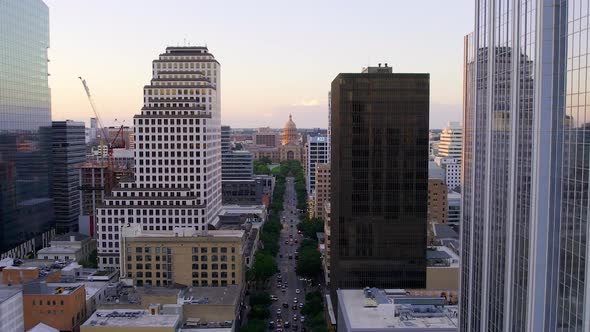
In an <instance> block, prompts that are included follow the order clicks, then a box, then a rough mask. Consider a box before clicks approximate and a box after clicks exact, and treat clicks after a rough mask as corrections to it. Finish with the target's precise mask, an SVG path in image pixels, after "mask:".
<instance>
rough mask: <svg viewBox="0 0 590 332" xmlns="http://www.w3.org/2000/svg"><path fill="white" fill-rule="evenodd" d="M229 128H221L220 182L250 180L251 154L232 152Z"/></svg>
mask: <svg viewBox="0 0 590 332" xmlns="http://www.w3.org/2000/svg"><path fill="white" fill-rule="evenodd" d="M230 133H231V128H230V127H229V126H221V178H222V180H252V176H253V175H254V170H253V167H252V153H250V152H249V151H232V149H231V140H230Z"/></svg>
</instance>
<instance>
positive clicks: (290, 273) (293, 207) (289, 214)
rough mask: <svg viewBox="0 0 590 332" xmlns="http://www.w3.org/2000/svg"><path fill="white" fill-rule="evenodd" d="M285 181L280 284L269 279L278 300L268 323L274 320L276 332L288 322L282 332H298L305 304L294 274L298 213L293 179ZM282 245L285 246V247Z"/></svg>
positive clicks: (302, 284) (275, 279)
mask: <svg viewBox="0 0 590 332" xmlns="http://www.w3.org/2000/svg"><path fill="white" fill-rule="evenodd" d="M286 181H287V185H286V189H285V198H284V205H283V207H284V209H283V213H282V215H281V223H282V224H283V229H282V230H281V236H280V251H279V255H278V256H277V265H278V267H279V271H280V272H279V274H280V275H281V276H282V282H279V280H278V277H277V276H276V275H275V276H273V277H272V278H271V283H270V285H271V286H270V290H269V292H270V294H271V295H275V296H277V297H278V300H277V301H273V303H272V306H271V319H272V320H274V322H275V324H276V329H277V330H279V331H280V329H279V328H280V327H282V326H281V325H284V323H285V322H287V321H288V322H289V327H288V328H287V327H283V329H291V330H295V326H298V328H297V331H301V327H302V324H301V322H300V319H301V318H300V310H301V307H300V305H299V303H300V302H303V301H304V300H305V290H304V289H305V286H306V285H307V282H306V281H302V280H299V277H298V276H297V275H296V273H295V265H296V259H295V252H296V251H297V248H298V247H299V243H300V241H301V238H302V237H301V236H300V235H298V234H297V224H298V223H299V217H298V212H297V195H296V193H295V186H294V178H293V177H287V178H286ZM295 241H297V243H295ZM285 242H287V244H286V243H285ZM289 257H291V258H289ZM279 284H281V288H279V287H278V285H279ZM284 285H286V287H285V289H282V287H283V286H284ZM297 289H298V290H300V293H299V294H297V293H296V290H297ZM295 298H297V303H296V304H295V307H294V306H293V305H294V299H295ZM283 303H287V304H288V308H285V307H283ZM294 308H296V309H294ZM278 309H280V310H281V314H280V315H278V314H277V310H278ZM294 315H297V320H294V319H293V318H294ZM277 318H281V319H282V321H283V324H281V325H279V324H277V323H278V322H277ZM269 324H270V323H269Z"/></svg>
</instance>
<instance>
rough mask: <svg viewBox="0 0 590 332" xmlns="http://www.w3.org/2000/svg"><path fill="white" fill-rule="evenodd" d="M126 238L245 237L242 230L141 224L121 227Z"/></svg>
mask: <svg viewBox="0 0 590 332" xmlns="http://www.w3.org/2000/svg"><path fill="white" fill-rule="evenodd" d="M121 232H122V236H123V237H125V238H195V237H203V238H205V237H206V238H243V237H244V231H242V230H206V231H198V230H194V229H190V228H181V227H179V228H174V229H173V230H171V231H144V230H143V229H141V227H140V226H137V225H132V226H126V227H122V228H121Z"/></svg>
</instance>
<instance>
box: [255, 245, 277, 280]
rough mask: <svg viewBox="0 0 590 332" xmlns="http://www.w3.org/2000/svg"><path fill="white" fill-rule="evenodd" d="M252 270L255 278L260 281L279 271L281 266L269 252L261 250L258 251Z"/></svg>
mask: <svg viewBox="0 0 590 332" xmlns="http://www.w3.org/2000/svg"><path fill="white" fill-rule="evenodd" d="M252 270H253V272H254V280H256V281H257V282H259V281H266V279H268V278H270V277H271V276H272V275H274V274H275V273H277V272H278V271H279V268H278V267H277V264H276V263H275V260H274V258H273V257H272V256H271V255H270V254H269V253H266V252H264V251H259V252H257V253H256V256H255V261H254V265H253V266H252Z"/></svg>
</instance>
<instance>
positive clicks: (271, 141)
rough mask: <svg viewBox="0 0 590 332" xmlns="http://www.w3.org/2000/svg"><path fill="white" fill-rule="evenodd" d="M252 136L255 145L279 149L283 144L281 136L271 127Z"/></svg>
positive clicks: (260, 129)
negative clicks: (281, 143)
mask: <svg viewBox="0 0 590 332" xmlns="http://www.w3.org/2000/svg"><path fill="white" fill-rule="evenodd" d="M252 136H253V137H252V141H253V143H254V144H256V145H261V146H265V147H269V148H278V147H279V145H280V142H281V140H280V139H279V135H278V134H277V133H275V132H274V131H272V129H270V128H269V127H264V128H258V129H257V130H256V132H255V133H254V135H252Z"/></svg>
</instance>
